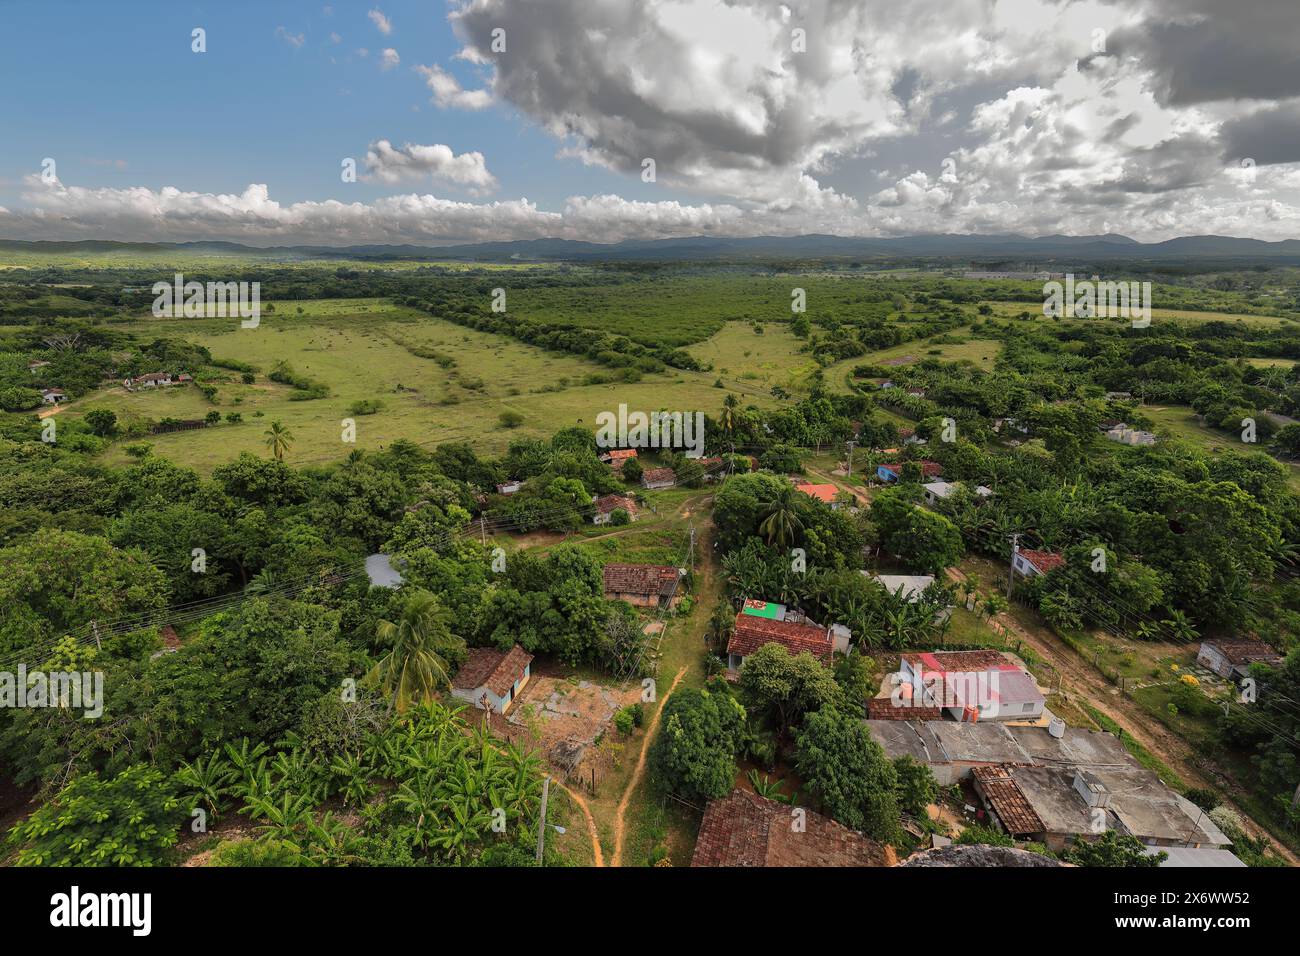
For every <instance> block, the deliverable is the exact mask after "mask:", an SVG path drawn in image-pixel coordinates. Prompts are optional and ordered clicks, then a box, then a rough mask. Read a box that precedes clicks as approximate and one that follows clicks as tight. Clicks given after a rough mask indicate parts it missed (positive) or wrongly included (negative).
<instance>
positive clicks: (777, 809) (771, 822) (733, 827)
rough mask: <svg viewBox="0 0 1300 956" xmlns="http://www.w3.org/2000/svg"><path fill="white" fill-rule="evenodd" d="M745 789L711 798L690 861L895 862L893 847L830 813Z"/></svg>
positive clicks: (695, 863) (758, 863) (762, 863)
mask: <svg viewBox="0 0 1300 956" xmlns="http://www.w3.org/2000/svg"><path fill="white" fill-rule="evenodd" d="M794 810H795V808H793V807H790V806H787V805H786V804H784V803H777V802H776V801H775V800H769V799H768V798H766V797H760V796H759V795H758V794H756V793H750V792H749V791H747V790H733V791H732V792H731V795H730V796H728V797H726V798H724V799H722V800H711V801H709V805H708V807H707V808H706V809H705V811H704V819H703V821H701V823H700V832H699V836H698V837H696V840H695V853H694V854H693V855H692V856H691V866H753V867H758V866H895V865H897V863H898V859H897V857H896V856H895V854H894V848H893V847H891V846H889V845H888V844H887V843H877V842H876V841H875V840H872V839H869V838H868V837H865V836H863V835H862V834H861V833H858V832H857V831H856V830H850V829H849V828H848V827H846V826H842V825H841V824H839V823H836V822H835V821H834V820H832V819H830V818H829V817H824V816H822V815H821V814H820V813H814V812H813V811H811V810H803V814H802V819H803V824H804V825H803V828H802V830H796V828H795V827H794V826H793V822H794V820H795V817H794V815H793V814H794Z"/></svg>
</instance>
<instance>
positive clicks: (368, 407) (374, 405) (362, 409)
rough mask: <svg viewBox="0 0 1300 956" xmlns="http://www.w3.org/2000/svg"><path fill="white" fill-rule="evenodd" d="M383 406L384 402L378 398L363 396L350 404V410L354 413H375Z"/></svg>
mask: <svg viewBox="0 0 1300 956" xmlns="http://www.w3.org/2000/svg"><path fill="white" fill-rule="evenodd" d="M383 407H384V403H383V402H381V401H380V400H379V399H377V398H363V399H361V400H360V401H356V402H353V403H352V404H351V405H349V406H348V411H349V412H351V413H352V414H353V415H373V414H375V413H376V412H378V411H380V410H381V409H382V408H383Z"/></svg>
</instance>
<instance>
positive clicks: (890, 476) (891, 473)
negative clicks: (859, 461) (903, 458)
mask: <svg viewBox="0 0 1300 956" xmlns="http://www.w3.org/2000/svg"><path fill="white" fill-rule="evenodd" d="M916 464H918V465H920V466H921V477H922V478H923V479H925V478H938V477H939V476H940V475H942V474H943V466H942V465H940V464H939V463H938V462H937V461H918V462H917V463H916ZM902 474H903V463H902V462H891V463H890V464H887V465H879V466H878V467H877V468H876V477H877V478H879V479H880V480H881V481H897V480H898V479H899V477H900V476H901V475H902Z"/></svg>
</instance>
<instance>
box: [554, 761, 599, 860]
mask: <svg viewBox="0 0 1300 956" xmlns="http://www.w3.org/2000/svg"><path fill="white" fill-rule="evenodd" d="M551 783H553V784H555V785H556V786H557V787H559V788H560V789H561V790H563V791H564V792H565V793H567V794H568V795H569V796H570V797H571V798H572V799H573V802H574V803H576V804H577V805H578V807H579V808H580V809H581V810H582V815H583V816H584V817H586V818H587V833H588V834H590V836H591V849H592V852H594V853H595V854H596V862H595V865H596V866H604V865H605V854H604V853H602V852H601V850H600V834H599V833H597V832H596V818H595V817H593V816H592V815H591V807H589V806H587V801H586V800H584V799H583V798H582V797H580V796H578V794H576V793H575V792H574V791H572V790H570V789H569V788H568V787H566V786H565V785H564V784H562V783H560V781H558V780H556V779H555V778H551Z"/></svg>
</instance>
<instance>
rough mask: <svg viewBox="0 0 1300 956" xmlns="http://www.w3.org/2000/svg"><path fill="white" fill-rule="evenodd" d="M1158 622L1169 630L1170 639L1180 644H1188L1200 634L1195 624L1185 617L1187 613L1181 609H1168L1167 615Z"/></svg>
mask: <svg viewBox="0 0 1300 956" xmlns="http://www.w3.org/2000/svg"><path fill="white" fill-rule="evenodd" d="M1160 624H1161V626H1162V627H1164V628H1167V629H1168V630H1169V632H1170V635H1169V636H1170V638H1171V639H1172V640H1175V641H1178V642H1179V643H1181V644H1190V643H1191V642H1192V641H1194V640H1196V639H1197V638H1198V637H1199V636H1200V634H1199V633H1198V632H1197V630H1196V627H1195V625H1193V624H1192V622H1191V621H1189V620H1188V619H1187V614H1186V613H1185V612H1183V611H1177V610H1175V611H1170V612H1169V616H1168V617H1167V618H1165V619H1164V620H1163V621H1161V622H1160Z"/></svg>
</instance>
